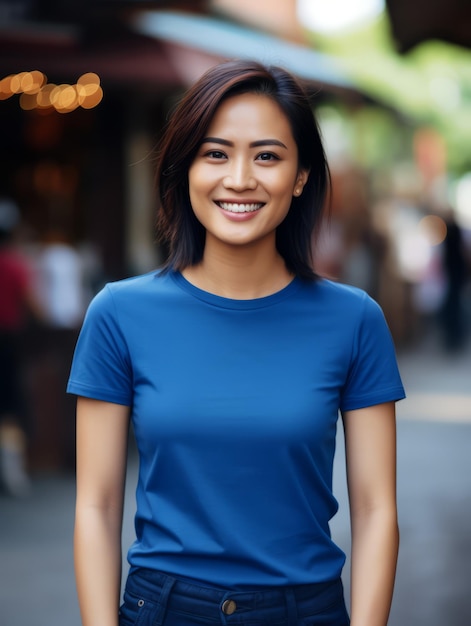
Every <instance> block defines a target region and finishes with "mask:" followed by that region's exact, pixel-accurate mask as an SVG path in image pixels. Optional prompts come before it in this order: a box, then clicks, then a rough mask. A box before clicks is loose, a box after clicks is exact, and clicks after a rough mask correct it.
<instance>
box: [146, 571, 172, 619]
mask: <svg viewBox="0 0 471 626" xmlns="http://www.w3.org/2000/svg"><path fill="white" fill-rule="evenodd" d="M176 582H177V581H176V580H175V578H172V577H171V576H165V581H164V584H163V585H162V591H161V593H160V598H159V602H158V608H157V610H156V611H155V619H154V621H153V623H152V626H162V624H163V621H164V617H165V613H166V612H167V604H168V598H169V596H170V592H171V591H172V588H173V585H174V584H175V583H176Z"/></svg>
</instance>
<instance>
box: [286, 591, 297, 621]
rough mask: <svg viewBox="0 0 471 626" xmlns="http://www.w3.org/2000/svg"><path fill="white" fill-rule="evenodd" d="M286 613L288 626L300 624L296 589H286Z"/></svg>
mask: <svg viewBox="0 0 471 626" xmlns="http://www.w3.org/2000/svg"><path fill="white" fill-rule="evenodd" d="M285 598H286V613H287V617H288V621H287V624H288V626H296V624H297V623H298V609H297V605H296V595H295V593H294V589H292V588H291V587H288V588H287V589H285Z"/></svg>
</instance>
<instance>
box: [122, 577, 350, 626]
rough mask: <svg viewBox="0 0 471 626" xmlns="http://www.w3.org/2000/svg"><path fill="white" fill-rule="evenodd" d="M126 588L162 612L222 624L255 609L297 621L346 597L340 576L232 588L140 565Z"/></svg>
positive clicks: (272, 619)
mask: <svg viewBox="0 0 471 626" xmlns="http://www.w3.org/2000/svg"><path fill="white" fill-rule="evenodd" d="M126 589H127V590H130V591H132V593H133V594H134V596H139V597H142V599H143V601H149V602H152V603H155V604H157V605H159V606H160V607H161V612H162V613H164V612H165V611H166V610H167V609H168V610H177V611H182V612H186V613H190V614H192V615H197V616H201V617H204V618H206V619H208V620H210V621H214V622H216V623H219V624H220V623H227V624H230V623H234V624H236V623H237V622H238V621H239V619H240V620H241V621H242V620H243V619H244V616H245V619H247V617H248V615H247V614H248V613H249V612H253V611H257V612H260V611H261V612H263V614H264V619H266V620H267V623H275V622H277V621H280V622H281V621H282V620H286V619H287V618H288V622H287V623H294V620H295V619H296V618H297V617H303V615H310V614H312V612H313V609H314V610H316V607H317V609H318V610H319V612H321V611H322V610H324V609H325V608H327V607H329V606H331V605H332V604H333V603H336V602H339V601H340V600H342V601H343V587H342V582H341V580H340V579H338V580H334V581H329V582H323V583H314V584H311V585H296V586H290V587H272V588H268V589H265V588H261V589H255V590H251V591H231V590H224V589H218V588H213V587H205V586H200V585H196V584H194V583H191V582H188V581H186V580H182V579H177V578H174V577H173V576H169V575H167V574H164V573H162V572H158V571H154V570H148V569H137V570H133V571H132V572H131V573H130V574H129V576H128V581H127V583H126ZM290 619H292V620H293V621H292V622H291V621H289V620H290ZM156 623H159V622H156Z"/></svg>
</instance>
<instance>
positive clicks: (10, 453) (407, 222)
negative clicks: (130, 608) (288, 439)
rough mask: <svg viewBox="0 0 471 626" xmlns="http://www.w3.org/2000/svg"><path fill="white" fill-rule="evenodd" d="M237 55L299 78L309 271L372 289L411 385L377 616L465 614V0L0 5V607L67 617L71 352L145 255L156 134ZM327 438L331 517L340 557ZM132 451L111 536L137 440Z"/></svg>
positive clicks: (469, 222) (468, 384)
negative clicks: (395, 550)
mask: <svg viewBox="0 0 471 626" xmlns="http://www.w3.org/2000/svg"><path fill="white" fill-rule="evenodd" d="M234 57H249V58H256V59H258V60H260V61H262V62H265V63H273V64H279V65H282V66H285V67H286V68H287V69H289V70H291V71H292V72H293V73H295V74H296V75H297V76H298V77H299V78H300V79H302V80H303V81H304V82H305V84H306V86H307V89H308V90H309V92H310V94H311V95H312V103H313V108H314V110H315V112H316V114H317V116H318V119H319V122H320V126H321V131H322V134H323V137H324V140H325V145H326V150H327V154H328V159H329V163H330V166H331V170H332V178H333V198H332V215H331V220H330V222H329V224H327V223H326V225H325V227H324V228H323V230H322V232H321V234H320V237H319V239H318V240H317V241H315V242H313V252H314V258H315V265H316V268H317V270H318V271H319V272H320V273H323V274H325V275H327V276H329V277H332V278H334V279H338V280H341V281H343V282H347V283H350V284H354V285H357V286H359V287H362V288H363V289H365V290H367V291H368V292H369V293H370V294H371V295H372V296H373V297H374V298H375V299H376V300H377V301H378V302H379V303H380V305H381V306H382V308H383V310H384V312H385V315H386V318H387V320H388V323H389V326H390V328H391V332H392V334H393V337H394V340H395V342H396V346H397V351H398V357H399V361H400V365H401V371H402V374H403V377H404V383H405V386H406V391H407V392H408V399H407V400H406V401H404V402H403V403H401V404H400V405H399V407H398V416H399V420H398V421H399V424H398V432H399V453H398V454H399V503H400V514H401V527H402V548H401V556H400V562H399V575H398V583H397V592H396V597H395V600H394V605H393V611H392V614H391V622H390V623H391V625H392V626H399V625H401V626H405V625H408V624H411V625H412V624H413V625H414V626H421V625H422V624H423V625H424V626H425V624H426V625H427V626H435V625H437V626H438V624H440V626H443V624H446V625H447V626H466V625H467V624H471V600H470V594H469V580H471V565H470V556H471V537H470V534H469V529H468V527H469V520H470V519H471V517H470V516H471V455H470V449H471V448H470V446H471V347H470V345H469V330H470V319H471V280H470V268H471V5H470V3H469V2H466V1H465V0H446V1H445V0H416V1H415V2H408V1H407V0H386V1H384V0H356V1H355V2H349V1H348V0H328V1H320V0H319V1H318V0H277V2H273V1H271V0H258V1H257V2H253V1H249V0H206V1H204V0H194V1H193V2H179V1H174V2H171V1H167V2H166V1H158V0H157V1H151V0H148V1H146V0H142V1H140V0H127V1H126V0H103V1H100V0H97V1H94V2H93V1H91V0H86V1H84V0H80V1H79V0H69V1H68V2H61V1H60V0H0V339H1V341H2V342H4V343H5V345H8V347H9V349H10V351H11V359H12V362H13V359H14V360H15V361H16V363H17V367H18V372H19V375H18V380H17V381H16V382H15V381H13V382H11V383H10V382H8V384H6V383H5V384H4V386H3V388H2V387H0V388H2V389H5V388H7V387H8V389H10V388H11V386H12V385H13V384H16V385H18V387H19V389H20V390H21V394H20V395H21V398H22V403H21V406H17V407H15V410H14V411H13V409H9V413H8V415H6V418H5V419H4V426H3V427H2V428H1V429H0V449H1V450H2V455H1V457H0V458H1V459H2V460H1V463H2V473H3V490H2V492H1V494H0V550H1V551H0V580H1V584H0V615H1V616H3V617H1V618H0V621H1V623H2V625H3V624H5V626H26V624H30V623H31V621H32V619H31V618H34V623H35V624H37V625H38V626H42V625H43V624H44V626H46V625H47V626H55V624H56V623H57V624H59V623H61V624H63V623H64V621H65V620H67V623H68V624H69V626H78V624H79V618H78V611H77V606H76V600H75V591H74V586H73V572H72V564H71V558H72V557H71V533H72V524H73V498H74V483H73V471H74V463H75V455H74V445H75V444H74V399H73V398H70V397H67V396H66V394H65V393H64V390H65V385H66V381H67V377H68V372H69V367H70V360H71V356H72V352H73V347H74V344H75V341H76V337H77V333H78V330H79V328H80V324H81V321H82V319H83V315H84V312H85V310H86V307H87V305H88V303H89V301H90V299H91V298H92V297H93V295H94V294H95V293H96V292H97V291H98V290H99V289H100V288H101V287H102V286H103V284H104V283H105V282H106V281H109V280H115V279H120V278H123V277H125V276H129V275H132V274H136V273H140V272H146V271H148V270H151V269H152V268H154V267H156V266H157V265H158V264H159V262H160V261H161V259H162V255H163V252H162V251H161V250H159V248H158V247H157V246H156V245H155V243H154V216H155V210H156V204H157V199H156V192H155V187H154V165H155V156H156V151H157V149H158V141H159V136H160V133H161V131H162V128H163V127H164V125H165V123H166V119H167V116H168V113H169V111H170V110H171V108H172V107H173V105H174V104H175V102H176V101H177V99H178V98H179V97H180V96H181V94H182V93H183V91H184V90H185V89H186V88H187V87H188V86H189V85H190V84H191V83H192V82H194V80H196V79H197V78H198V77H199V76H200V75H201V73H202V72H203V71H205V70H206V69H207V68H209V67H210V66H212V65H214V64H215V63H217V62H219V61H221V60H224V59H227V58H234ZM2 259H3V260H2ZM12 259H13V260H12ZM2 263H3V264H2ZM12 267H14V270H12ZM9 272H11V274H10V273H9ZM13 281H16V283H15V284H17V287H12V285H13V284H14V283H13ZM15 289H16V291H15ZM7 290H9V291H10V292H13V291H15V293H16V294H17V296H16V301H15V303H14V304H7V298H6V295H5V294H6V293H7ZM18 294H20V295H18ZM20 300H21V302H20ZM2 302H3V304H2ZM23 305H24V306H23ZM347 314H348V312H347ZM12 338H13V340H12V341H11V339H12ZM10 374H11V372H9V371H3V370H2V371H1V372H0V375H1V376H2V377H4V380H5V381H6V380H7V378H8V377H9V376H10ZM8 380H9V378H8ZM2 393H7V392H3V391H2ZM7 395H8V394H7ZM0 401H1V398H0ZM5 402H6V401H5ZM0 407H3V403H0ZM2 419H3V416H2ZM339 446H341V441H339ZM338 456H339V461H338V462H337V477H338V479H337V485H336V489H337V493H338V497H339V500H340V502H341V511H343V513H340V514H339V515H338V516H337V518H336V520H335V521H334V524H333V532H334V533H335V534H336V535H337V536H338V540H339V541H340V542H341V543H342V545H343V547H344V549H345V550H346V551H347V553H348V517H345V515H346V513H345V509H346V503H345V502H344V501H345V499H346V494H345V485H344V482H345V481H344V472H343V467H342V461H341V455H338ZM23 460H24V462H25V467H24V468H23V467H22V465H21V464H22V462H23ZM130 460H131V463H130V483H129V484H130V495H129V498H128V506H127V509H126V515H127V517H126V520H127V521H126V523H125V545H127V544H128V543H129V541H130V540H132V507H133V494H132V492H133V489H134V484H133V480H134V476H135V457H134V453H133V451H132V450H131V453H130ZM5 464H6V465H5ZM23 469H24V470H25V471H23ZM20 496H21V497H20ZM346 585H347V590H348V573H347V572H346Z"/></svg>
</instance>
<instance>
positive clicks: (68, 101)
mask: <svg viewBox="0 0 471 626" xmlns="http://www.w3.org/2000/svg"><path fill="white" fill-rule="evenodd" d="M100 83H101V81H100V77H99V76H98V74H95V73H94V72H86V73H85V74H82V75H81V76H80V77H79V78H78V80H77V83H76V84H75V85H69V84H67V83H64V84H61V85H56V84H54V83H48V82H47V77H46V75H45V74H43V73H42V72H40V71H39V70H33V71H31V72H19V73H18V74H11V75H9V76H5V77H4V78H2V79H1V80H0V100H7V99H8V98H11V97H12V96H14V95H19V105H20V107H21V109H23V111H32V110H33V109H37V110H38V111H39V112H41V111H47V110H52V111H57V112H58V113H70V112H72V111H75V109H77V108H78V107H82V108H83V109H93V108H94V107H96V106H97V105H98V104H100V102H101V101H102V99H103V89H102V87H101V84H100Z"/></svg>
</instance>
